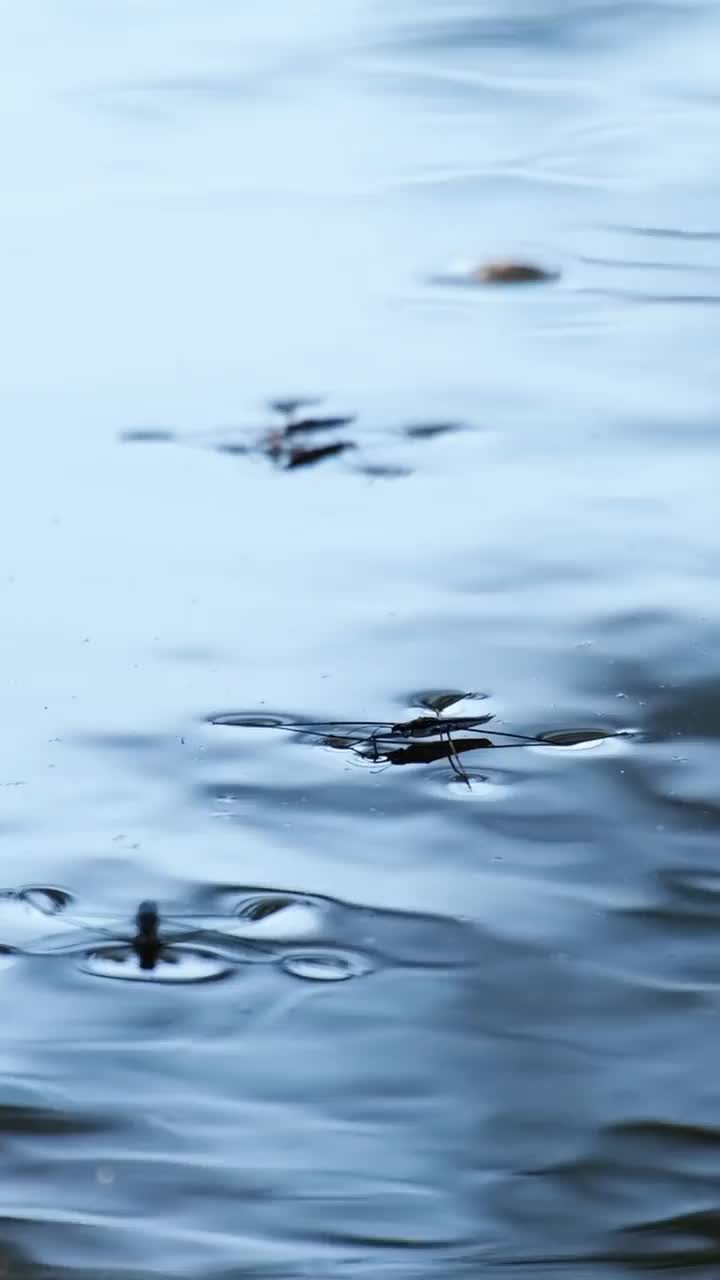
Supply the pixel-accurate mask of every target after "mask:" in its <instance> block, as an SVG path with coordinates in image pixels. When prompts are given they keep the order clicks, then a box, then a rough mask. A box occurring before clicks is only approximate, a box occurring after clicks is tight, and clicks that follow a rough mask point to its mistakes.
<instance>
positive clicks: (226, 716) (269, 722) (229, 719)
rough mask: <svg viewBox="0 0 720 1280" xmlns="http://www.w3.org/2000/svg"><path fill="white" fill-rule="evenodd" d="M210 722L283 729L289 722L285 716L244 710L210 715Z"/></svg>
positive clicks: (234, 726)
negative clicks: (248, 712)
mask: <svg viewBox="0 0 720 1280" xmlns="http://www.w3.org/2000/svg"><path fill="white" fill-rule="evenodd" d="M208 723H209V724H217V725H228V726H230V727H232V728H241V729H282V728H284V727H285V724H286V723H287V722H286V720H285V718H284V717H283V716H258V715H251V714H247V715H246V714H245V712H243V711H228V712H225V713H223V714H221V715H217V716H210V717H209V720H208Z"/></svg>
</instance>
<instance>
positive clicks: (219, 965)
mask: <svg viewBox="0 0 720 1280" xmlns="http://www.w3.org/2000/svg"><path fill="white" fill-rule="evenodd" d="M80 968H81V969H82V970H83V972H85V973H91V974H93V976H94V977H98V978H122V979H124V980H125V981H126V982H170V983H188V982H211V981H213V980H215V979H218V978H224V977H227V975H228V974H230V973H232V972H233V971H234V970H235V968H236V965H235V964H233V962H232V961H231V960H228V959H227V958H225V957H223V956H219V955H216V954H215V953H214V952H212V951H203V950H201V949H200V948H198V947H186V946H183V945H181V944H168V945H167V946H164V947H163V948H162V951H161V954H160V955H159V956H158V958H157V960H156V961H155V963H154V964H153V965H152V966H151V967H147V968H143V967H142V966H141V964H140V960H139V958H138V956H137V954H136V952H135V951H134V950H133V948H132V947H131V946H130V945H110V946H106V947H97V948H95V949H94V950H92V951H86V952H84V953H83V955H82V957H81V959H80Z"/></svg>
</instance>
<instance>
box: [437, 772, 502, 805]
mask: <svg viewBox="0 0 720 1280" xmlns="http://www.w3.org/2000/svg"><path fill="white" fill-rule="evenodd" d="M443 793H444V794H445V795H446V796H450V797H451V798H452V799H453V800H475V801H478V802H483V803H494V802H495V801H497V800H504V799H506V797H507V796H508V795H509V793H510V786H509V784H508V783H507V782H496V781H495V780H494V779H493V778H488V777H485V776H483V774H476V775H473V774H472V773H469V774H468V775H467V782H466V781H465V779H464V778H458V777H452V778H448V779H447V781H446V782H445V784H444V786H443Z"/></svg>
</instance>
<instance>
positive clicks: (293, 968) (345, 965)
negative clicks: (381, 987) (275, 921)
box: [280, 950, 373, 982]
mask: <svg viewBox="0 0 720 1280" xmlns="http://www.w3.org/2000/svg"><path fill="white" fill-rule="evenodd" d="M280 967H281V968H282V969H284V970H285V972H286V973H289V974H292V976H293V977H294V978H302V979H304V980H305V981H306V982H346V981H347V979H348V978H361V977H363V976H364V975H365V974H367V973H371V972H372V968H373V966H372V965H371V963H370V961H369V960H368V958H367V956H365V955H362V954H361V953H360V952H357V951H337V950H333V951H295V952H293V953H292V954H290V955H286V956H283V957H282V959H281V960H280Z"/></svg>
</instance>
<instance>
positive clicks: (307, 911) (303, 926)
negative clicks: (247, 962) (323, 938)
mask: <svg viewBox="0 0 720 1280" xmlns="http://www.w3.org/2000/svg"><path fill="white" fill-rule="evenodd" d="M233 915H234V916H235V917H236V918H239V919H241V920H247V921H248V923H249V924H250V925H251V926H252V929H251V931H252V933H253V935H257V934H260V935H262V936H263V937H266V938H298V937H303V936H305V937H307V935H308V934H314V933H317V931H318V928H319V925H320V921H321V916H322V912H321V909H320V908H319V907H318V905H317V904H316V903H313V902H311V901H310V900H309V899H307V898H293V897H291V896H289V895H286V894H258V895H257V896H255V897H252V898H245V899H243V901H242V902H239V903H238V904H237V906H236V907H235V910H234V912H233Z"/></svg>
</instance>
